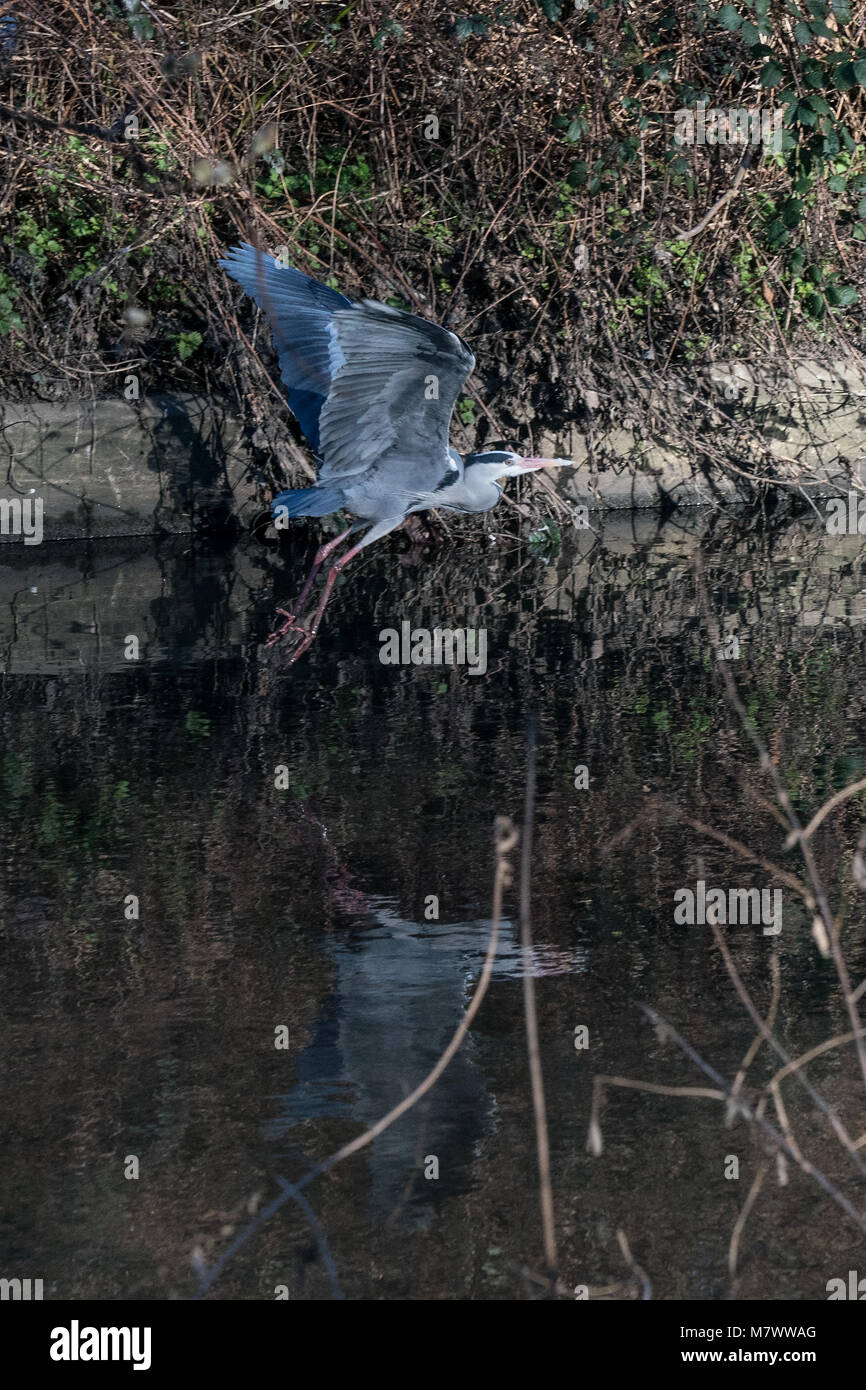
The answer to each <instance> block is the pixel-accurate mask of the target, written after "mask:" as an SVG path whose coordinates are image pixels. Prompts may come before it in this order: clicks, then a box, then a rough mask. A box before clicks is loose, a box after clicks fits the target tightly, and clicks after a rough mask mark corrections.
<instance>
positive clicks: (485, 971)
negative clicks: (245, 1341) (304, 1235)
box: [198, 816, 518, 1298]
mask: <svg viewBox="0 0 866 1390" xmlns="http://www.w3.org/2000/svg"><path fill="white" fill-rule="evenodd" d="M517 840H518V833H517V831H516V829H515V828H514V826H513V825H512V823H511V821H510V820H509V819H508V817H507V816H497V818H496V824H495V827H494V853H495V872H494V877H493V918H492V922H491V926H490V938H489V941H488V945H487V954H486V956H485V957H484V966H483V968H482V971H481V976H480V978H479V981H478V988H477V989H476V991H475V993H474V995H473V996H472V1001H471V1003H470V1004H469V1007H468V1008H467V1010H466V1012H465V1014H464V1015H463V1017H462V1019H461V1020H460V1022H459V1024H458V1025H457V1028H456V1029H455V1031H454V1036H453V1037H452V1039H451V1041H450V1042H449V1044H448V1046H447V1047H446V1049H445V1051H444V1052H443V1053H442V1056H441V1057H440V1058H439V1060H438V1062H437V1063H436V1065H435V1066H434V1067H433V1068H432V1070H431V1071H429V1072H428V1073H427V1075H426V1076H425V1077H424V1079H423V1081H421V1082H420V1083H419V1084H418V1085H417V1086H416V1087H415V1089H414V1091H412V1093H411V1094H410V1095H408V1096H406V1097H405V1099H404V1100H402V1101H401V1102H400V1104H399V1105H395V1106H394V1108H393V1109H392V1110H389V1111H388V1113H387V1115H383V1117H382V1119H381V1120H378V1121H377V1122H376V1124H374V1125H371V1126H370V1128H369V1129H366V1130H365V1131H364V1133H363V1134H359V1135H358V1136H357V1138H355V1139H352V1140H351V1141H350V1142H349V1143H348V1144H344V1145H343V1146H342V1148H340V1149H338V1150H337V1152H336V1153H333V1154H331V1156H330V1158H325V1159H323V1160H322V1162H321V1163H317V1164H316V1165H315V1166H314V1167H313V1168H311V1169H310V1171H309V1172H308V1173H305V1174H304V1176H303V1177H302V1178H301V1179H300V1181H299V1182H296V1183H289V1182H287V1181H286V1180H285V1178H280V1179H279V1182H280V1185H281V1187H282V1192H281V1194H280V1196H279V1197H275V1198H274V1200H273V1201H272V1202H271V1203H269V1205H268V1206H267V1207H265V1208H264V1209H263V1211H261V1212H260V1213H259V1215H258V1216H257V1217H256V1218H255V1220H254V1221H252V1222H251V1223H250V1225H249V1226H247V1227H246V1228H245V1229H244V1230H243V1231H241V1233H240V1235H239V1236H237V1237H236V1238H235V1239H234V1240H233V1241H232V1243H231V1244H230V1245H229V1246H228V1248H227V1249H226V1250H224V1251H223V1253H222V1255H221V1256H220V1258H219V1259H218V1260H217V1261H216V1264H214V1265H213V1266H212V1267H211V1269H210V1270H208V1271H207V1273H206V1274H204V1275H203V1276H202V1280H201V1284H200V1286H199V1293H198V1297H199V1298H202V1297H203V1296H204V1295H205V1294H206V1293H207V1292H208V1290H209V1289H211V1288H212V1287H213V1285H214V1284H215V1283H216V1281H217V1279H218V1278H219V1277H220V1275H221V1274H222V1272H223V1270H224V1269H225V1268H226V1265H227V1264H228V1262H229V1260H230V1259H231V1258H232V1257H233V1256H234V1255H235V1254H236V1253H237V1252H238V1250H240V1249H241V1247H242V1246H244V1245H246V1243H247V1241H248V1240H249V1239H250V1237H251V1236H253V1235H254V1234H255V1233H256V1231H258V1230H259V1229H260V1228H261V1227H262V1226H263V1225H264V1224H265V1222H266V1221H268V1220H270V1218H271V1217H272V1216H274V1215H275V1214H276V1212H278V1211H279V1210H280V1208H281V1207H283V1206H284V1205H285V1203H286V1202H288V1201H289V1200H290V1199H294V1200H295V1201H299V1194H300V1193H301V1191H302V1189H303V1188H305V1187H309V1185H310V1183H312V1182H314V1181H315V1179H316V1178H319V1177H321V1176H322V1174H323V1173H328V1172H330V1170H331V1169H332V1168H335V1167H336V1166H337V1164H338V1163H342V1161H343V1159H344V1158H349V1157H350V1156H351V1155H352V1154H354V1153H358V1152H359V1150H360V1149H364V1148H366V1147H367V1145H368V1144H372V1142H373V1140H374V1139H376V1138H378V1136H379V1135H380V1134H382V1133H383V1132H384V1131H385V1130H386V1129H389V1128H390V1126H391V1125H393V1124H394V1122H395V1121H396V1120H399V1118H400V1116H401V1115H405V1113H406V1111H407V1110H410V1109H411V1108H412V1106H413V1105H415V1104H417V1102H418V1101H419V1100H420V1099H421V1097H422V1096H423V1095H425V1094H426V1093H427V1091H429V1090H430V1088H431V1087H432V1086H434V1085H435V1084H436V1082H437V1081H438V1080H439V1077H440V1076H441V1075H442V1073H443V1072H444V1070H445V1068H446V1067H447V1066H448V1063H449V1062H450V1061H451V1060H452V1058H453V1057H454V1055H455V1053H456V1052H457V1051H458V1049H459V1047H460V1045H461V1043H462V1042H463V1040H464V1038H465V1037H466V1034H467V1033H468V1031H469V1028H470V1026H471V1024H472V1021H473V1019H474V1018H475V1015H476V1014H477V1013H478V1010H479V1009H480V1008H481V1002H482V1000H483V998H484V996H485V994H486V993H487V987H488V985H489V983H490V977H491V974H492V973H493V962H494V959H495V957H496V948H497V946H498V944H499V924H500V920H501V918H502V894H503V892H504V890H505V889H506V888H508V887H510V885H511V881H512V869H511V863H510V861H509V859H508V855H509V854H510V853H511V851H512V850H513V849H514V847H515V845H516V844H517ZM305 1214H306V1212H305ZM310 1215H312V1213H310ZM308 1219H309V1217H308Z"/></svg>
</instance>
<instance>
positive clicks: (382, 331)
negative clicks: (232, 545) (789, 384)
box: [219, 244, 572, 661]
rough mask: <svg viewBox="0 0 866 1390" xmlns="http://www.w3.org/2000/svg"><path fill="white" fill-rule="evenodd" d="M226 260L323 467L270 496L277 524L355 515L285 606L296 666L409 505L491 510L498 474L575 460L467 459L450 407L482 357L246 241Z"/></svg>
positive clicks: (431, 326)
mask: <svg viewBox="0 0 866 1390" xmlns="http://www.w3.org/2000/svg"><path fill="white" fill-rule="evenodd" d="M219 264H220V265H221V266H222V267H223V269H224V270H226V271H227V272H228V274H229V275H230V276H231V277H232V279H234V280H237V282H238V284H240V285H241V286H242V287H243V289H244V290H245V291H246V293H247V294H248V295H249V296H250V297H251V298H252V299H253V300H254V301H255V303H256V304H257V305H258V306H259V308H260V309H262V310H263V312H264V313H265V315H266V317H267V319H268V322H269V323H270V326H271V331H272V333H273V335H274V340H275V344H276V349H277V355H278V358H279V364H280V374H281V376H282V379H283V381H284V382H285V384H286V386H287V388H288V393H287V394H288V402H289V406H290V408H291V410H292V412H293V413H294V415H295V416H296V418H297V420H298V423H299V424H300V426H301V429H302V430H303V431H304V434H305V435H306V437H307V439H308V440H309V442H310V444H311V445H312V447H313V450H314V452H315V454H316V458H317V462H318V474H317V476H318V481H317V483H316V485H315V486H314V487H305V488H291V489H289V490H288V491H286V492H281V493H279V494H278V495H277V496H276V497H275V498H274V499H273V502H272V504H271V507H272V512H273V517H274V522H275V525H276V526H277V527H278V529H281V528H283V527H285V525H286V522H287V519H288V518H289V517H296V516H327V515H329V514H330V513H331V512H336V511H340V510H343V511H346V512H348V513H349V515H350V516H351V517H353V518H354V520H353V521H352V524H351V525H350V526H348V527H347V528H346V530H345V531H342V532H341V533H340V535H338V536H336V537H334V539H333V540H330V541H328V543H327V544H326V545H323V546H321V548H320V549H319V550H318V552H317V554H316V557H315V560H314V562H313V566H312V569H311V570H310V573H309V575H308V576H307V579H306V582H305V584H304V587H303V589H302V590H301V593H300V595H299V597H298V601H297V603H296V604H295V609H294V612H293V613H287V612H286V611H285V609H278V610H277V611H278V612H279V613H280V615H281V616H282V617H284V618H285V622H284V623H283V624H282V626H281V627H280V628H278V629H277V631H275V632H274V633H272V634H271V636H270V637H269V639H268V643H267V645H269V646H270V645H271V644H272V643H274V642H277V641H279V640H280V639H281V638H282V637H284V636H285V635H286V634H287V633H288V632H289V631H290V630H291V629H292V628H296V629H297V630H298V631H299V632H300V633H301V634H302V636H303V641H302V642H301V643H300V645H299V646H298V647H297V648H296V649H295V651H294V653H293V656H292V660H293V661H295V660H297V658H298V657H299V656H300V655H301V653H302V652H304V651H306V649H307V647H309V645H310V643H311V642H312V641H313V639H314V637H315V635H316V632H317V631H318V628H319V624H320V623H321V620H322V614H323V613H324V611H325V606H326V604H327V602H328V599H329V598H330V595H331V591H332V589H333V587H334V584H335V582H336V579H337V576H338V575H339V574H340V573H341V571H342V570H343V569H345V567H346V565H347V564H348V563H349V561H350V560H352V559H354V557H355V556H356V555H357V554H358V553H359V551H361V550H363V549H364V548H365V547H366V546H368V545H371V544H372V542H373V541H377V540H379V539H380V538H381V537H382V536H386V535H387V534H388V532H389V531H393V530H394V529H395V528H396V527H397V526H400V525H401V524H402V522H403V521H404V519H405V518H406V517H407V516H408V515H409V514H410V513H411V512H421V511H426V510H427V509H428V508H430V507H442V508H444V509H446V510H448V511H454V512H486V511H489V510H490V508H491V507H495V506H496V504H497V502H498V501H499V499H500V497H501V496H502V488H501V487H500V484H499V480H500V479H502V478H511V477H515V476H516V475H517V474H519V473H531V472H534V471H536V470H537V469H540V468H544V467H559V466H567V465H570V464H571V463H572V460H571V459H546V458H522V457H521V456H520V454H517V453H514V452H512V451H511V450H510V449H494V450H492V451H491V452H489V453H481V454H467V455H466V457H465V458H464V457H461V455H460V454H458V453H457V451H456V450H455V449H452V448H451V447H450V445H449V443H448V435H449V428H450V423H451V416H452V414H453V412H454V405H455V402H456V400H457V397H458V395H459V393H460V390H461V388H462V386H463V383H464V382H465V380H466V378H467V377H468V376H469V373H470V372H471V371H472V369H473V367H474V366H475V358H474V356H473V355H472V352H471V350H470V349H469V347H468V346H467V345H466V343H464V342H463V340H462V339H461V338H458V337H457V335H456V334H455V333H451V332H450V331H449V330H448V329H447V328H440V327H439V325H438V324H435V323H430V322H429V320H427V319H423V318H419V317H418V316H417V315H415V314H407V313H404V312H403V311H402V310H400V309H393V308H391V307H390V306H389V305H387V304H380V303H378V302H377V301H376V300H372V299H363V300H360V301H358V302H355V301H353V300H351V299H347V298H346V297H345V295H342V294H339V293H338V292H337V290H332V289H330V288H329V287H328V286H327V285H322V284H320V283H319V282H318V281H317V280H313V279H311V278H310V276H308V275H303V274H302V273H301V271H299V270H295V269H293V268H292V267H291V266H287V265H283V264H282V263H281V262H280V261H277V260H275V259H274V258H273V257H272V256H268V255H265V254H264V253H262V252H261V251H258V250H256V248H255V247H253V246H249V245H247V244H243V245H241V246H236V247H234V248H233V249H232V250H231V251H229V252H228V253H227V255H226V257H225V259H224V260H221V261H220V262H219ZM366 528H369V529H366ZM358 531H365V534H364V535H363V536H362V537H361V539H360V540H359V541H357V542H356V543H355V544H354V545H352V546H350V548H349V549H348V550H346V551H344V553H343V554H342V556H341V557H340V558H339V559H338V560H336V561H335V562H334V564H333V565H332V567H331V569H330V571H329V573H328V577H327V581H326V583H325V585H324V586H323V589H322V593H321V595H320V598H319V602H318V605H317V606H316V609H315V611H314V613H313V617H312V620H311V621H310V622H309V624H308V625H307V626H306V627H303V626H301V623H302V619H303V617H304V613H305V604H306V603H307V599H308V597H309V595H310V591H311V589H312V586H313V584H314V582H315V579H316V576H317V574H318V572H319V570H320V569H321V567H322V565H323V564H324V562H325V560H327V559H328V558H329V556H330V555H331V554H332V553H333V552H334V551H335V550H336V549H337V548H338V547H339V546H341V545H342V544H343V543H344V542H345V541H347V540H348V539H349V537H350V536H354V535H356V534H357V532H358Z"/></svg>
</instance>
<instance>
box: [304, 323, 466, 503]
mask: <svg viewBox="0 0 866 1390" xmlns="http://www.w3.org/2000/svg"><path fill="white" fill-rule="evenodd" d="M331 339H332V353H331V370H332V373H333V376H332V381H331V389H330V391H329V392H328V399H327V401H326V403H325V406H324V407H323V410H322V415H321V420H320V431H321V443H322V457H323V459H324V465H323V467H322V470H321V477H322V478H338V477H339V478H344V477H347V476H350V475H352V474H354V473H362V472H364V471H365V470H366V469H368V468H370V467H372V466H373V465H374V464H381V463H382V462H383V461H384V458H385V456H386V455H389V456H390V458H391V460H392V461H394V462H399V463H400V465H401V482H402V483H403V485H404V486H405V487H406V488H407V489H408V490H410V491H416V490H417V491H420V492H424V491H431V490H432V488H433V487H434V486H435V482H436V481H438V477H437V478H436V479H435V480H432V479H431V474H430V463H431V459H435V463H436V467H440V465H444V464H445V463H448V466H449V467H450V466H451V465H450V460H449V456H448V429H449V425H450V423H451V415H452V413H453V410H454V404H455V402H456V400H457V396H458V394H459V392H460V389H461V387H462V386H463V383H464V381H465V380H466V378H467V376H468V375H469V373H470V372H471V371H472V368H473V367H474V366H475V358H474V357H473V356H472V353H471V351H470V350H469V348H468V347H467V346H466V344H465V343H464V342H463V341H462V340H461V339H460V338H458V337H457V336H456V334H454V333H450V332H449V331H448V329H447V328H440V327H439V326H438V324H435V323H430V322H428V320H427V319H422V318H418V317H417V316H416V315H415V314H405V313H403V312H402V311H401V310H399V309H391V308H389V307H388V305H386V304H377V303H375V302H374V301H373V300H370V299H365V300H363V301H362V302H361V303H360V304H353V305H351V307H350V308H348V309H338V310H337V311H336V313H335V314H334V317H333V322H332V325H331Z"/></svg>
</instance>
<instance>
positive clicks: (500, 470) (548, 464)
mask: <svg viewBox="0 0 866 1390" xmlns="http://www.w3.org/2000/svg"><path fill="white" fill-rule="evenodd" d="M573 465H574V460H573V459H543V458H524V457H523V455H522V454H515V453H514V451H513V450H512V449H491V450H490V451H489V453H486V454H467V455H466V458H465V459H464V468H466V469H467V470H468V469H470V468H483V469H484V472H485V475H486V476H487V477H488V478H491V479H498V478H516V477H517V475H518V473H537V472H538V470H539V468H571V467H573Z"/></svg>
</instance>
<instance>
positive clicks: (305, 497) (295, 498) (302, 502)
mask: <svg viewBox="0 0 866 1390" xmlns="http://www.w3.org/2000/svg"><path fill="white" fill-rule="evenodd" d="M342 505H343V493H342V489H340V488H338V487H328V486H327V485H325V486H323V487H319V486H317V487H298V488H290V489H289V490H288V491H287V492H280V493H278V494H277V496H276V497H275V498H274V500H273V502H272V503H271V513H272V515H273V516H274V518H275V519H280V518H285V517H289V516H329V515H330V513H331V512H338V511H339V510H340V508H341V507H342Z"/></svg>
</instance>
